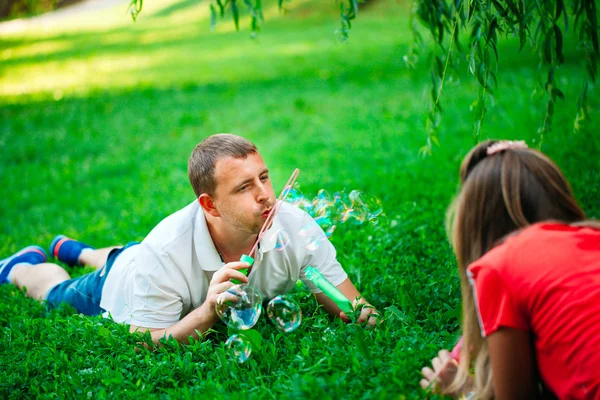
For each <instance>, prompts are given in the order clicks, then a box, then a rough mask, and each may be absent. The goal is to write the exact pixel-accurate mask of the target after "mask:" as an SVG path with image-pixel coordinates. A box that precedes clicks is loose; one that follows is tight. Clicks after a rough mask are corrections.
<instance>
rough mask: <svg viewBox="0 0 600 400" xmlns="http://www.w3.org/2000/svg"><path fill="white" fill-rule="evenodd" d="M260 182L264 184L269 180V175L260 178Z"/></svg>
mask: <svg viewBox="0 0 600 400" xmlns="http://www.w3.org/2000/svg"><path fill="white" fill-rule="evenodd" d="M260 180H261V181H263V182H266V181H268V180H269V175H265V176H263V177H262V178H260Z"/></svg>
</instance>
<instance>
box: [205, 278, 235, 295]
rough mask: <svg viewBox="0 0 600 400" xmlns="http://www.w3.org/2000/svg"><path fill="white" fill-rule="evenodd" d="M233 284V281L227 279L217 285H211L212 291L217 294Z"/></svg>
mask: <svg viewBox="0 0 600 400" xmlns="http://www.w3.org/2000/svg"><path fill="white" fill-rule="evenodd" d="M232 286H233V283H232V282H229V281H225V282H221V283H218V284H216V285H211V288H210V291H211V292H213V293H216V294H219V293H223V292H226V291H227V290H228V289H229V288H230V287H232Z"/></svg>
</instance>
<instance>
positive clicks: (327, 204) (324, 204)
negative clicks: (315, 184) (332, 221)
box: [311, 189, 333, 218]
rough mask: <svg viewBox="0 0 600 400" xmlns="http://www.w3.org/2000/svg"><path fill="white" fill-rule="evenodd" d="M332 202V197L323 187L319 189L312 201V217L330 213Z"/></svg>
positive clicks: (324, 215) (325, 215) (326, 215)
mask: <svg viewBox="0 0 600 400" xmlns="http://www.w3.org/2000/svg"><path fill="white" fill-rule="evenodd" d="M332 204H333V197H331V195H330V194H329V192H328V191H327V190H325V189H321V190H319V192H318V193H317V195H316V196H315V198H314V199H313V201H312V205H313V208H312V213H311V215H312V216H313V217H314V218H317V217H328V216H329V215H330V213H331V205H332Z"/></svg>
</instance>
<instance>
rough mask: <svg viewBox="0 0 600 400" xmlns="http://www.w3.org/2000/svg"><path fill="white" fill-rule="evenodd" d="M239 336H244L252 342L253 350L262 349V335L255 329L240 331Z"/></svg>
mask: <svg viewBox="0 0 600 400" xmlns="http://www.w3.org/2000/svg"><path fill="white" fill-rule="evenodd" d="M238 335H239V336H244V337H245V338H246V339H248V342H250V345H251V346H252V349H253V350H258V351H260V350H262V336H261V334H260V333H259V332H258V331H257V330H254V329H248V330H245V331H242V332H238Z"/></svg>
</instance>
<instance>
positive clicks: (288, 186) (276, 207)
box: [231, 168, 300, 285]
mask: <svg viewBox="0 0 600 400" xmlns="http://www.w3.org/2000/svg"><path fill="white" fill-rule="evenodd" d="M299 174H300V170H299V169H298V168H296V169H295V170H294V172H292V175H291V176H290V179H288V181H287V183H286V184H285V186H284V187H283V190H282V191H281V193H280V194H279V197H278V198H277V200H276V201H275V205H274V206H273V208H272V209H271V212H270V213H269V215H268V216H267V219H266V220H265V223H264V224H263V226H262V228H261V229H260V232H258V236H257V237H256V242H254V246H252V248H251V249H250V252H249V253H248V254H247V255H246V254H242V256H241V257H240V261H241V262H245V263H248V264H250V267H252V264H254V258H253V257H252V255H253V254H254V252H255V251H256V249H257V247H258V243H259V242H260V240H261V239H262V238H263V236H264V235H265V233H267V230H268V229H269V228H270V227H271V224H272V223H273V221H274V220H275V215H277V212H278V211H279V207H281V204H282V203H283V202H284V201H285V198H286V197H287V195H288V194H289V193H290V191H291V190H292V188H293V187H294V183H296V179H298V175H299ZM250 267H248V268H243V269H240V270H239V271H240V272H241V273H242V274H244V275H246V276H248V269H249V268H250ZM231 282H233V283H235V284H236V285H237V284H240V283H242V282H241V281H239V280H237V279H231Z"/></svg>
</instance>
